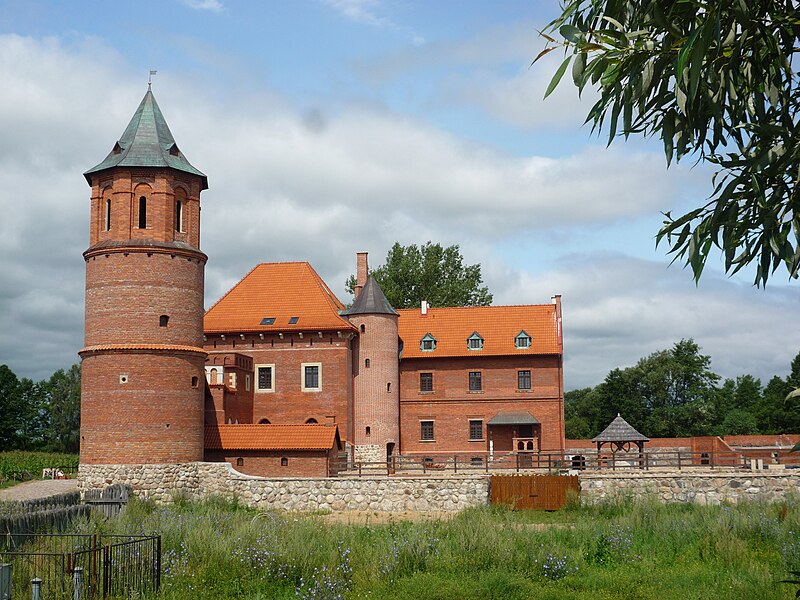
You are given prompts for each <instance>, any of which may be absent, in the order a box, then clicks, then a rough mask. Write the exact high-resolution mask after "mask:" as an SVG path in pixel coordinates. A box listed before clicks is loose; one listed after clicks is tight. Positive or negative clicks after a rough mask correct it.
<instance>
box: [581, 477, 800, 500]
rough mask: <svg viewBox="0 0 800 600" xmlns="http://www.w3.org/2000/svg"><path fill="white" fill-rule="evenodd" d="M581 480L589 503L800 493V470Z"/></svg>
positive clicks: (772, 496)
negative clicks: (646, 496) (648, 498)
mask: <svg viewBox="0 0 800 600" xmlns="http://www.w3.org/2000/svg"><path fill="white" fill-rule="evenodd" d="M580 483H581V500H582V501H583V502H588V503H596V502H601V501H603V500H608V499H613V498H615V497H620V496H622V497H624V496H631V497H638V496H642V495H645V494H647V495H653V496H656V497H657V498H658V499H659V500H661V501H662V502H696V503H698V504H720V503H721V502H738V501H740V500H762V501H767V502H773V501H776V500H782V499H783V498H784V497H785V496H786V494H787V493H790V492H794V493H800V473H798V474H795V473H793V472H780V473H764V472H741V471H740V472H731V471H728V472H725V471H717V472H712V471H705V470H704V471H699V470H683V471H680V472H673V473H666V472H660V473H642V472H629V473H608V472H605V473H599V474H584V473H581V475H580Z"/></svg>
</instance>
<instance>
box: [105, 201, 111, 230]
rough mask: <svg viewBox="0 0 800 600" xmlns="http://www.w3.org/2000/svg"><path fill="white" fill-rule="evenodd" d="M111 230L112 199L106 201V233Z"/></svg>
mask: <svg viewBox="0 0 800 600" xmlns="http://www.w3.org/2000/svg"><path fill="white" fill-rule="evenodd" d="M110 230H111V198H108V199H107V200H106V231H110Z"/></svg>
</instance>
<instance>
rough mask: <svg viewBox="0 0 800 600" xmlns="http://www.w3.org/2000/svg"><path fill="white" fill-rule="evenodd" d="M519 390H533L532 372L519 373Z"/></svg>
mask: <svg viewBox="0 0 800 600" xmlns="http://www.w3.org/2000/svg"><path fill="white" fill-rule="evenodd" d="M517 389H518V390H529V389H531V372H530V371H527V370H526V371H517Z"/></svg>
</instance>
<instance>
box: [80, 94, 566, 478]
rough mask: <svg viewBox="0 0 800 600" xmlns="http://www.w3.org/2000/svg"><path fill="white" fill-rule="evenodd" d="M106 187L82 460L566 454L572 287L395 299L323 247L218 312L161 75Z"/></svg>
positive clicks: (295, 460) (101, 187)
mask: <svg viewBox="0 0 800 600" xmlns="http://www.w3.org/2000/svg"><path fill="white" fill-rule="evenodd" d="M85 176H86V179H87V181H88V182H89V184H90V185H91V186H92V204H91V227H90V246H89V249H88V250H86V252H85V253H84V258H85V259H86V342H85V347H84V348H83V349H82V350H81V352H80V354H81V357H82V358H83V383H82V386H83V387H82V407H81V411H82V412H81V463H83V464H138V463H185V462H193V461H202V460H211V461H227V462H229V463H231V464H232V465H233V467H234V468H235V469H237V470H239V471H241V472H244V473H249V474H260V475H271V476H275V475H287V476H288V475H307V476H311V475H326V474H328V473H330V472H331V462H332V459H334V458H337V457H339V456H340V455H341V453H343V452H344V451H346V452H347V453H348V456H349V458H350V459H351V460H356V461H372V462H380V461H386V460H387V459H391V457H393V456H397V455H400V454H402V455H411V456H419V457H421V458H425V457H428V456H433V455H436V454H443V453H449V454H463V455H465V456H466V457H467V459H468V460H470V461H472V462H473V463H475V462H482V461H485V460H487V458H488V457H489V456H496V455H503V454H512V453H515V452H518V451H521V450H522V451H525V452H529V453H530V452H539V451H541V452H562V451H563V450H564V419H563V411H564V405H563V399H564V394H563V392H564V389H563V350H562V329H561V302H560V297H559V296H554V298H553V302H552V303H550V304H542V305H525V306H491V307H459V308H431V307H428V306H427V303H423V305H422V306H421V307H420V308H417V309H408V310H395V309H394V308H393V307H392V306H391V305H390V304H389V302H388V301H387V300H386V297H385V295H384V294H383V292H382V290H381V289H380V286H379V285H378V283H377V282H376V280H375V279H374V278H372V277H370V276H369V269H368V264H367V254H366V253H363V252H362V253H358V254H357V264H356V266H357V269H356V271H357V285H356V295H355V299H354V302H353V304H352V306H351V307H349V308H347V307H345V306H344V305H343V304H342V303H341V302H340V301H339V300H338V299H337V298H336V296H335V295H334V293H333V292H332V291H331V290H330V288H329V287H328V286H327V285H326V284H325V282H324V281H323V280H322V279H321V278H320V277H319V275H318V274H317V273H316V272H315V271H314V269H313V268H312V267H311V265H309V264H308V263H305V262H295V263H264V264H260V265H257V266H256V267H255V268H254V269H253V270H252V271H251V272H250V273H248V274H247V275H246V276H245V277H244V278H243V279H242V280H241V281H240V282H239V283H238V284H237V285H236V286H234V287H233V288H232V289H231V290H230V291H229V292H228V293H227V294H225V295H224V296H223V297H222V298H221V299H220V300H218V301H217V302H216V303H215V304H214V305H213V306H212V307H211V309H209V310H208V312H207V313H205V315H204V311H203V277H204V267H205V262H206V256H205V254H203V253H202V252H201V251H200V236H199V231H200V228H199V227H200V193H201V191H202V190H204V189H206V188H207V187H208V185H207V180H206V176H205V175H203V174H202V173H201V172H200V171H198V170H197V169H195V168H194V167H193V166H192V165H191V164H190V163H189V162H188V161H187V160H186V158H185V156H184V155H183V153H182V151H181V150H180V149H179V148H178V146H177V144H176V143H175V140H174V138H173V137H172V134H171V133H170V131H169V128H168V127H167V124H166V121H165V120H164V117H163V115H162V113H161V111H160V109H159V107H158V105H157V104H156V101H155V98H154V97H153V94H152V92H151V91H150V90H149V89H148V91H147V93H146V94H145V97H144V99H143V100H142V102H141V104H140V106H139V108H138V110H137V111H136V113H135V114H134V116H133V118H132V119H131V122H130V123H129V125H128V127H127V128H126V130H125V132H124V133H123V135H122V137H121V138H120V140H119V141H118V142H117V143H116V144H114V147H113V149H112V150H111V152H110V153H109V155H108V156H107V157H106V158H105V160H104V161H103V162H101V163H100V164H99V165H97V166H96V167H94V168H92V169H90V170H89V171H87V172H86V174H85Z"/></svg>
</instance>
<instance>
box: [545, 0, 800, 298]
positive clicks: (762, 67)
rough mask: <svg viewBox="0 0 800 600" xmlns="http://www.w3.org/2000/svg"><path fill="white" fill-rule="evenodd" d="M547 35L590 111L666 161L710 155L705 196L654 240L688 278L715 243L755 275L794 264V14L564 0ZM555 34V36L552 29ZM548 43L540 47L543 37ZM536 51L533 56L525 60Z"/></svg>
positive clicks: (696, 0) (777, 8) (799, 100)
mask: <svg viewBox="0 0 800 600" xmlns="http://www.w3.org/2000/svg"><path fill="white" fill-rule="evenodd" d="M562 8H563V12H562V14H561V15H560V16H559V17H558V18H557V19H556V20H554V21H553V22H552V23H550V24H549V26H548V27H547V30H546V31H547V33H545V34H544V37H546V38H547V39H548V42H549V44H555V45H554V46H551V47H547V48H545V50H543V51H542V52H541V53H540V55H539V56H538V57H536V60H538V59H539V57H541V56H542V55H544V54H546V53H548V52H550V51H552V50H555V49H556V48H558V47H563V48H565V49H566V51H567V54H568V55H567V58H566V59H565V60H564V61H563V62H562V63H561V65H560V66H559V68H558V69H557V70H556V73H555V76H554V77H553V80H552V81H551V83H550V85H549V86H548V89H547V92H546V95H547V94H550V93H551V92H552V91H553V89H554V88H555V87H556V86H557V85H558V82H559V81H560V80H561V78H562V76H563V75H564V73H565V71H566V70H567V67H568V65H569V63H570V61H572V79H573V81H574V83H575V85H576V86H577V87H578V89H579V90H581V91H582V90H583V89H585V88H586V87H590V88H597V89H598V91H599V94H600V99H599V100H598V101H597V102H596V103H595V104H594V106H593V107H592V108H591V110H590V111H589V114H588V116H587V119H586V120H587V121H592V123H593V125H594V128H595V129H597V130H602V129H604V128H605V129H607V131H608V143H609V144H610V143H611V141H612V140H613V139H614V137H615V136H616V135H617V133H618V132H619V133H620V134H621V135H624V136H625V137H626V138H627V137H628V136H629V135H630V134H641V135H644V136H653V137H658V138H661V140H662V141H663V145H664V151H665V153H666V160H667V164H669V163H670V161H671V160H672V159H673V158H674V159H676V160H680V159H681V158H682V157H684V156H686V155H691V154H694V155H695V156H696V157H697V158H698V159H699V160H701V161H705V162H708V163H710V164H713V165H715V167H716V168H717V169H718V170H717V173H716V174H715V176H714V179H713V182H714V191H713V192H712V194H711V197H710V198H709V200H708V202H707V203H705V204H704V205H702V206H700V207H699V208H695V209H693V210H690V211H689V212H688V213H686V214H685V215H683V216H681V217H678V218H672V216H671V215H670V213H666V221H665V223H664V226H663V227H662V229H661V230H660V231H659V233H658V236H657V239H658V241H659V242H660V241H661V240H666V241H667V243H668V244H669V245H670V247H671V249H670V252H671V253H674V255H675V257H676V258H677V259H680V260H682V261H684V262H685V263H687V264H689V265H691V267H692V271H693V272H694V276H695V278H696V279H699V277H700V275H701V273H702V271H703V266H704V265H705V263H706V260H707V258H708V256H709V252H710V250H711V248H712V247H714V246H716V247H719V248H720V249H721V250H722V253H723V256H724V259H725V269H726V271H728V272H731V273H735V272H736V271H738V270H739V269H741V268H742V267H744V266H745V265H748V264H751V263H753V264H755V265H756V275H755V283H756V284H759V285H761V284H766V283H767V279H768V278H769V276H770V275H771V274H772V273H774V271H775V270H776V269H777V268H778V267H780V266H782V265H783V266H784V267H785V269H786V271H787V273H788V275H789V276H790V277H794V278H797V276H798V273H799V272H800V249H799V248H800V244H799V243H798V240H800V221H798V219H797V206H798V189H797V182H798V175H797V174H798V170H800V122H798V119H797V113H798V109H800V79H799V78H798V76H797V73H796V72H795V68H796V67H797V58H796V57H797V53H798V52H800V45H798V43H797V40H798V18H797V7H796V6H795V3H794V2H779V1H777V0H761V1H757V2H754V1H747V0H741V1H731V0H727V1H723V2H708V1H707V0H681V1H680V2H675V1H674V0H626V1H620V0H568V1H565V2H563V3H562ZM548 33H549V34H550V35H552V36H554V37H560V38H561V40H559V41H556V39H554V37H550V35H548ZM549 44H548V46H549ZM534 62H535V60H534Z"/></svg>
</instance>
